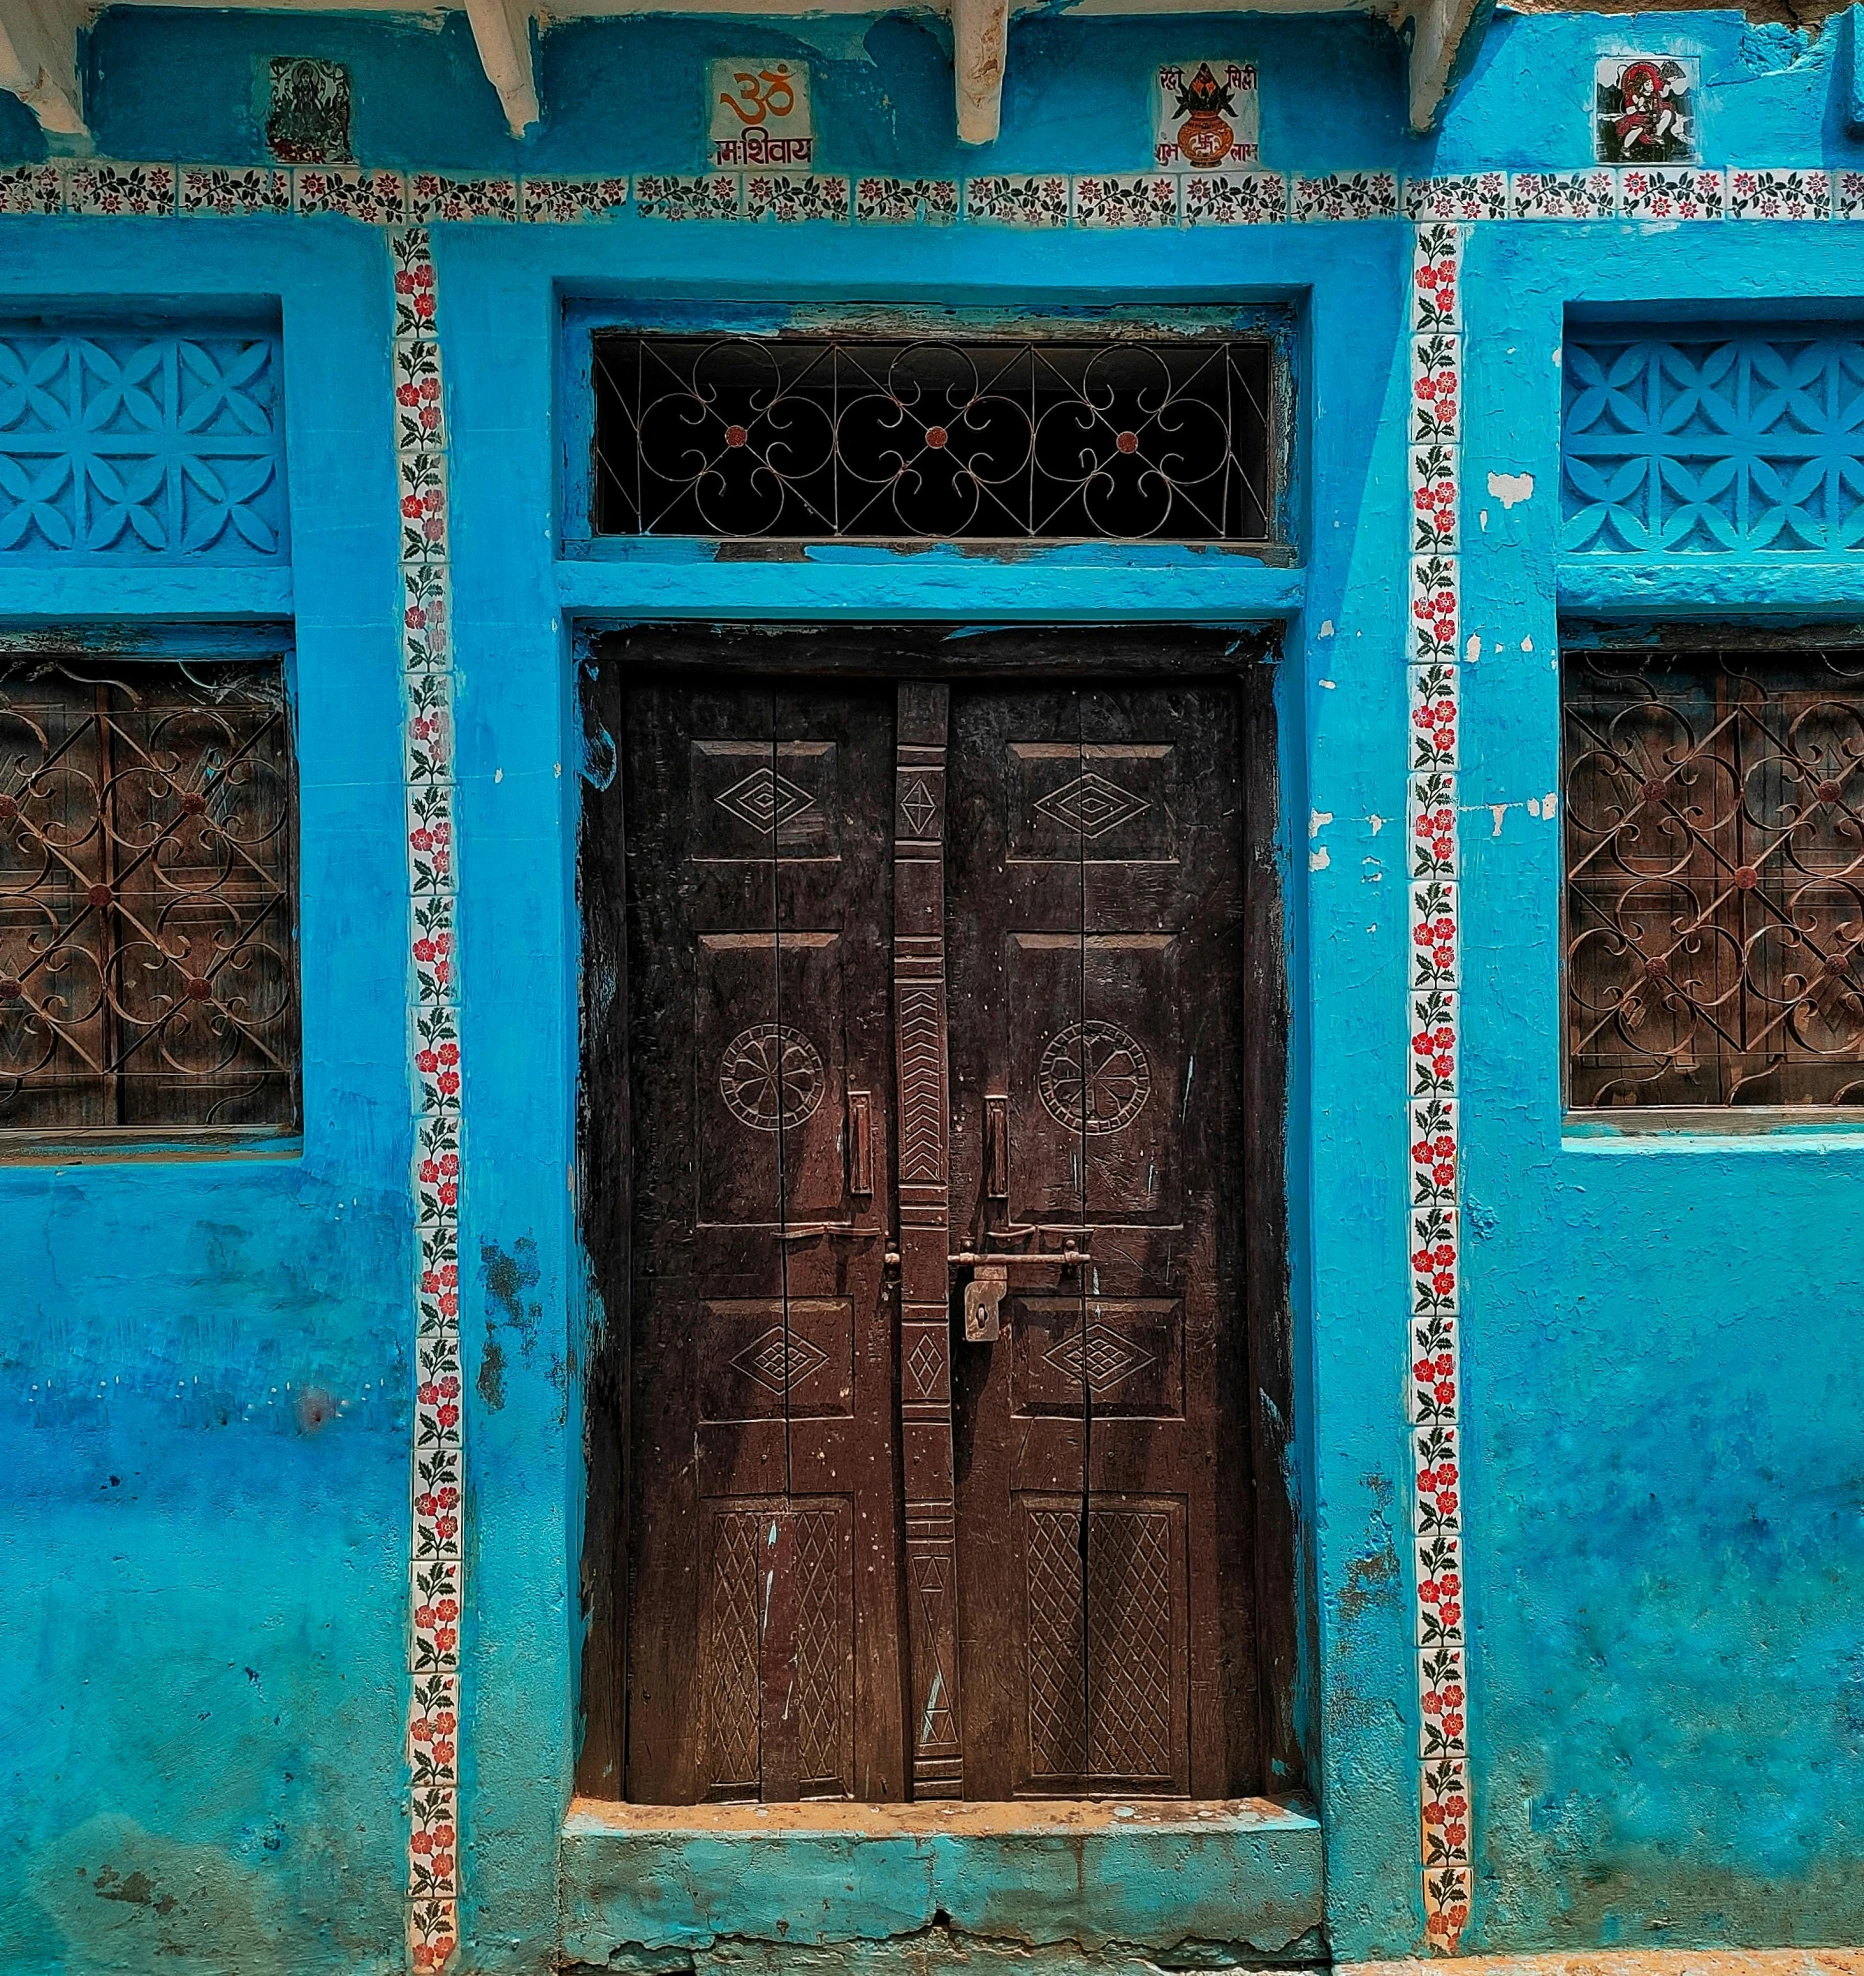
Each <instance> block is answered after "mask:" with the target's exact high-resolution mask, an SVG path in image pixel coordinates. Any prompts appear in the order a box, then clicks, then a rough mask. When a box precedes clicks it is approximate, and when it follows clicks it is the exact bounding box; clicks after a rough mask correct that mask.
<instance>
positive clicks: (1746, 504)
mask: <svg viewBox="0 0 1864 1976" xmlns="http://www.w3.org/2000/svg"><path fill="white" fill-rule="evenodd" d="M1561 378H1562V389H1563V392H1564V396H1565V407H1564V430H1563V435H1562V473H1561V498H1562V516H1563V520H1562V534H1561V544H1562V547H1563V548H1564V549H1566V550H1567V551H1568V552H1569V553H1573V552H1579V553H1584V554H1592V555H1677V554H1694V555H1730V554H1734V555H1741V554H1748V553H1751V552H1755V551H1770V552H1775V551H1788V552H1797V553H1800V554H1821V555H1826V554H1832V553H1834V552H1837V551H1840V550H1849V549H1855V548H1856V547H1857V546H1858V544H1859V543H1860V542H1864V339H1860V337H1859V336H1858V335H1857V334H1856V333H1854V332H1834V331H1831V330H1829V329H1821V330H1818V331H1802V332H1799V333H1791V332H1782V331H1779V330H1767V331H1754V332H1743V333H1740V334H1727V333H1723V334H1712V333H1704V332H1702V331H1681V330H1679V331H1676V332H1673V333H1670V334H1667V335H1650V334H1645V335H1642V336H1631V337H1627V336H1624V335H1622V334H1619V335H1603V334H1587V335H1583V336H1580V337H1576V338H1571V339H1569V340H1568V342H1567V344H1566V348H1565V353H1564V357H1563V361H1562V365H1561Z"/></svg>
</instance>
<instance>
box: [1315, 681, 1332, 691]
mask: <svg viewBox="0 0 1864 1976" xmlns="http://www.w3.org/2000/svg"><path fill="white" fill-rule="evenodd" d="M1317 683H1318V685H1319V686H1320V689H1321V691H1322V692H1324V693H1331V692H1333V691H1334V683H1333V681H1332V680H1331V679H1323V680H1320V681H1318V682H1317Z"/></svg>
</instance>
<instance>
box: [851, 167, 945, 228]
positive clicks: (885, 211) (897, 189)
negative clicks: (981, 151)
mask: <svg viewBox="0 0 1864 1976" xmlns="http://www.w3.org/2000/svg"><path fill="white" fill-rule="evenodd" d="M854 216H855V218H856V219H857V220H860V221H862V222H864V223H866V224H869V225H874V226H912V225H914V224H916V223H917V222H919V221H921V220H923V221H925V222H927V223H928V224H930V225H932V226H948V225H950V223H951V222H952V221H953V220H954V219H956V218H957V217H958V181H957V180H956V179H955V178H864V179H861V180H860V181H859V182H858V183H857V184H856V186H855V188H854Z"/></svg>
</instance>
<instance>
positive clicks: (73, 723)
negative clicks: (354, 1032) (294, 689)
mask: <svg viewBox="0 0 1864 1976" xmlns="http://www.w3.org/2000/svg"><path fill="white" fill-rule="evenodd" d="M296 829H297V820H296V791H295V787H294V776H293V766H292V747H291V736H290V731H289V723H288V718H287V709H286V701H285V694H284V685H283V679H282V674H281V669H280V668H279V666H278V665H276V664H269V665H254V664H248V663H243V662H242V663H230V662H229V663H186V664H166V663H163V664H158V663H153V662H150V663H111V664H102V663H94V662H90V661H84V660H76V659H61V660H48V659H44V658H31V659H12V660H6V661H0V1129H5V1128H27V1129H32V1128H38V1129H58V1130H74V1129H75V1130H90V1129H104V1130H110V1129H122V1128H135V1129H141V1130H158V1131H170V1130H188V1129H199V1128H203V1127H222V1128H228V1127H242V1128H246V1129H256V1128H261V1129H262V1128H272V1129H284V1128H288V1127H290V1126H292V1125H294V1124H295V1123H296V1121H297V1115H298V1079H299V1050H298V969H297V952H296V927H295V914H294V885H293V857H294V839H295V836H296Z"/></svg>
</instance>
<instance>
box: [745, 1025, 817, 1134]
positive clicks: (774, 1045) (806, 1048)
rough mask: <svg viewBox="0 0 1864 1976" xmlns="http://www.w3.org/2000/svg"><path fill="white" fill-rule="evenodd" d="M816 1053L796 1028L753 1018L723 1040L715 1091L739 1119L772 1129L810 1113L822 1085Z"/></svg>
mask: <svg viewBox="0 0 1864 1976" xmlns="http://www.w3.org/2000/svg"><path fill="white" fill-rule="evenodd" d="M827 1081H828V1080H827V1079H826V1078H825V1077H824V1075H823V1072H822V1058H821V1055H820V1053H819V1052H818V1051H817V1049H816V1046H815V1045H814V1044H813V1043H812V1042H810V1040H809V1038H808V1037H807V1036H805V1035H804V1034H803V1033H802V1031H801V1030H800V1029H792V1028H791V1027H790V1026H789V1024H788V1023H781V1022H756V1023H753V1024H752V1025H751V1027H750V1028H749V1029H741V1030H739V1032H738V1033H737V1035H735V1036H734V1037H733V1038H732V1039H731V1041H730V1042H729V1043H728V1044H726V1046H725V1054H724V1056H723V1058H722V1059H721V1060H720V1062H719V1066H718V1090H719V1096H720V1097H722V1098H723V1099H724V1100H725V1109H726V1110H727V1111H728V1112H730V1113H731V1115H732V1117H733V1118H735V1119H736V1120H737V1121H738V1123H739V1124H740V1125H748V1126H749V1127H750V1128H751V1130H752V1131H753V1132H776V1131H778V1130H780V1129H782V1128H783V1127H786V1126H796V1125H801V1124H802V1123H803V1122H804V1121H805V1120H806V1119H810V1118H813V1117H814V1116H815V1113H816V1109H817V1107H818V1106H819V1105H820V1104H821V1102H822V1093H823V1091H824V1090H825V1089H826V1087H827Z"/></svg>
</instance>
